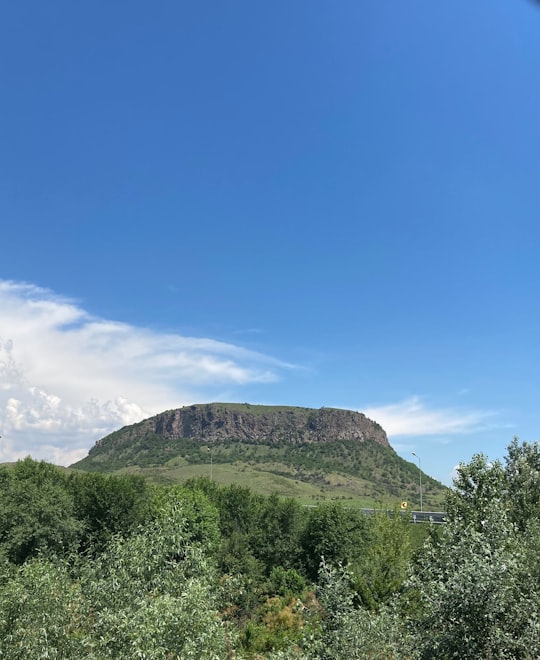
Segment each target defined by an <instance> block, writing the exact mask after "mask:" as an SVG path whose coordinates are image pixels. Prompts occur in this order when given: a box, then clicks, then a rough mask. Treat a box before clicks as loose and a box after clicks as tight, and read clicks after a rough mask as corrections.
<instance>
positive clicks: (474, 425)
mask: <svg viewBox="0 0 540 660" xmlns="http://www.w3.org/2000/svg"><path fill="white" fill-rule="evenodd" d="M362 412H363V413H364V414H365V415H367V416H368V417H369V418H370V419H373V420H375V421H376V422H378V423H379V424H380V425H381V426H382V427H383V428H384V429H385V431H386V432H387V434H388V436H389V437H400V436H425V435H454V434H462V433H469V432H472V431H480V430H483V429H485V428H487V427H488V424H487V421H488V419H490V418H492V417H493V416H494V414H495V413H493V412H492V411H487V410H465V409H460V408H430V407H429V406H428V405H427V404H425V403H424V402H423V400H422V399H421V398H420V397H418V396H414V397H410V398H408V399H405V400H403V401H399V402H397V403H391V404H386V405H381V406H368V407H367V408H364V409H362Z"/></svg>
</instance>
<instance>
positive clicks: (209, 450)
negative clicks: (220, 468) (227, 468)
mask: <svg viewBox="0 0 540 660" xmlns="http://www.w3.org/2000/svg"><path fill="white" fill-rule="evenodd" d="M208 453H209V454H210V481H212V477H213V476H214V475H213V474H212V472H213V465H212V450H211V449H210V447H208Z"/></svg>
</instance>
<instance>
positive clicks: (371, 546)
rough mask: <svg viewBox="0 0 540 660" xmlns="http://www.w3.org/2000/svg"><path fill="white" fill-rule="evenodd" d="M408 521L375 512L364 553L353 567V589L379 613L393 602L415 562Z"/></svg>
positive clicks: (366, 603)
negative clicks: (382, 607)
mask: <svg viewBox="0 0 540 660" xmlns="http://www.w3.org/2000/svg"><path fill="white" fill-rule="evenodd" d="M410 529H411V524H410V520H409V518H407V517H405V516H403V517H402V516H401V515H400V512H399V510H398V509H397V508H396V509H395V510H394V512H393V516H389V515H388V514H387V512H383V511H380V512H375V514H374V516H373V518H369V519H368V535H369V538H368V541H367V543H366V548H365V552H364V553H363V554H362V555H361V557H360V558H359V559H358V560H357V561H356V562H355V564H354V565H353V567H352V571H353V574H354V579H353V584H354V589H355V591H356V593H357V595H358V597H359V599H360V602H361V604H362V605H363V606H364V607H367V608H368V609H372V610H378V609H379V608H380V606H381V605H382V604H384V603H388V602H390V600H391V599H392V598H393V597H394V595H395V594H396V593H397V592H398V591H399V590H400V589H401V588H402V586H403V583H404V582H405V580H406V579H407V577H408V573H409V567H410V563H411V559H412V545H411V540H410Z"/></svg>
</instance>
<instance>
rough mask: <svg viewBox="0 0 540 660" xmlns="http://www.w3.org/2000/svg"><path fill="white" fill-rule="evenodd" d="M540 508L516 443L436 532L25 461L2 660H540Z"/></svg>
mask: <svg viewBox="0 0 540 660" xmlns="http://www.w3.org/2000/svg"><path fill="white" fill-rule="evenodd" d="M539 501H540V450H539V447H538V445H536V444H527V443H522V444H520V443H518V442H517V440H516V441H514V442H513V443H512V444H511V445H510V446H509V448H508V453H507V456H506V459H505V462H504V463H501V462H497V461H495V462H490V461H489V460H488V459H487V458H486V457H485V456H482V455H479V456H475V457H474V458H473V460H472V461H471V462H470V463H469V464H466V465H462V466H460V468H459V470H458V476H457V479H456V481H455V486H454V488H453V489H452V490H451V492H450V494H449V498H448V522H447V524H446V525H444V526H439V527H433V528H431V527H429V526H427V525H426V526H424V525H413V524H410V522H409V521H408V520H407V519H405V518H402V517H401V516H398V515H395V516H394V517H389V516H387V515H386V514H377V515H375V516H373V517H365V516H362V515H361V514H360V513H359V512H358V511H355V510H353V509H347V508H345V507H344V506H342V505H341V504H337V503H327V504H321V505H320V506H318V507H313V508H305V507H302V506H301V505H299V504H298V503H297V502H295V501H294V500H289V499H283V498H280V497H277V496H275V495H273V496H270V497H264V496H260V495H256V494H255V493H253V492H252V491H250V490H249V489H246V488H241V487H238V486H235V485H232V486H227V487H219V486H217V485H216V484H215V483H213V482H211V481H209V480H206V479H198V480H193V481H190V482H187V483H186V484H184V485H182V486H173V487H158V486H152V485H149V484H148V483H146V482H145V481H144V480H142V479H140V478H138V477H134V476H129V475H126V476H104V475H101V474H88V473H82V472H73V471H64V470H60V469H58V468H56V467H54V466H52V465H49V464H47V463H43V462H36V461H33V460H31V459H25V460H24V461H20V462H18V463H17V464H16V465H14V466H12V467H10V468H3V469H2V470H0V504H1V507H0V656H1V657H5V658H21V659H22V658H25V659H26V658H45V657H48V658H65V659H71V658H81V657H82V658H92V659H96V660H98V659H102V658H126V659H127V658H157V659H159V658H163V659H169V660H170V659H172V658H186V659H189V658H203V659H204V658H208V659H212V658H216V659H221V658H276V659H277V658H304V659H306V660H307V659H316V658H317V659H319V658H320V659H323V660H324V659H327V660H345V659H349V658H351V659H353V658H383V657H384V658H422V659H428V658H534V657H539V656H540V582H539V578H540V568H539V566H540V562H539V561H538V560H539V553H540V549H539V548H540V545H539V541H540V510H539V506H538V505H539ZM419 535H420V536H421V537H422V538H419Z"/></svg>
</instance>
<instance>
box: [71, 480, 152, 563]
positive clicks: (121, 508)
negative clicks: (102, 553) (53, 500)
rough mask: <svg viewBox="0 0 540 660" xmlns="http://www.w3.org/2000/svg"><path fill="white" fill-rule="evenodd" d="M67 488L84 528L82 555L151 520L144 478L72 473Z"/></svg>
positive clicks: (81, 541)
mask: <svg viewBox="0 0 540 660" xmlns="http://www.w3.org/2000/svg"><path fill="white" fill-rule="evenodd" d="M66 487H67V490H68V492H69V493H70V495H71V496H72V498H73V502H74V513H75V515H76V517H77V519H78V520H79V521H80V522H81V524H82V530H81V535H80V549H81V550H82V551H86V550H90V549H91V550H92V551H93V552H96V551H99V550H100V549H102V548H104V547H105V545H106V543H107V542H108V541H109V540H110V539H111V537H112V536H113V535H115V534H128V533H130V532H131V531H133V530H134V529H135V528H136V527H137V526H138V525H140V524H142V523H143V522H144V520H145V519H146V518H147V516H148V513H149V511H148V505H149V497H150V494H149V488H148V486H147V484H146V482H145V480H144V479H143V478H142V477H138V476H135V475H107V476H106V475H102V474H97V473H84V472H71V473H70V474H69V476H68V477H67V480H66Z"/></svg>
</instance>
